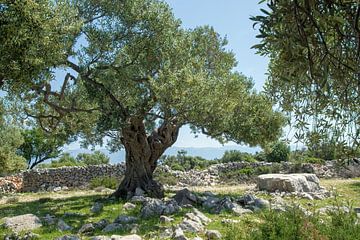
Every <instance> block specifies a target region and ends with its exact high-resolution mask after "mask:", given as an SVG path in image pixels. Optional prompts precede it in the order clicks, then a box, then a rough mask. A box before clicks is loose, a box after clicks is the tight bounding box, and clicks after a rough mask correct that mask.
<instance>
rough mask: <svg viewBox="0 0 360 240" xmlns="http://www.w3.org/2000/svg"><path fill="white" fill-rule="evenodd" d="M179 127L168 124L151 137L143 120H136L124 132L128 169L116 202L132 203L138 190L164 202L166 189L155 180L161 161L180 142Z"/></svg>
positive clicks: (154, 132) (116, 196) (117, 191)
mask: <svg viewBox="0 0 360 240" xmlns="http://www.w3.org/2000/svg"><path fill="white" fill-rule="evenodd" d="M178 132H179V127H178V126H176V125H175V124H173V123H169V122H164V123H163V124H162V125H161V126H160V128H158V129H157V130H155V131H153V132H152V134H150V135H149V136H148V135H147V134H146V131H145V126H144V123H143V121H142V119H136V118H133V119H131V120H130V124H129V126H127V127H125V128H123V129H122V138H121V141H122V143H123V145H124V147H125V152H126V162H125V163H126V169H125V176H124V179H123V181H122V182H121V183H120V185H119V187H118V189H117V190H116V191H115V192H114V193H113V196H114V197H115V198H123V199H129V198H131V197H132V196H134V194H135V190H136V189H137V188H141V189H142V190H143V191H145V194H146V195H147V196H149V197H155V198H163V197H164V189H163V186H162V185H161V184H160V183H158V182H156V181H155V180H154V179H153V173H154V171H155V169H156V166H157V160H158V159H159V158H160V156H161V155H162V154H163V153H164V151H165V150H166V149H167V148H168V147H170V146H171V145H172V144H174V143H175V141H176V140H177V136H178Z"/></svg>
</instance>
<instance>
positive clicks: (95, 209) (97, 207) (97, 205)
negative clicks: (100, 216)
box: [90, 202, 104, 214]
mask: <svg viewBox="0 0 360 240" xmlns="http://www.w3.org/2000/svg"><path fill="white" fill-rule="evenodd" d="M103 208H104V204H102V203H100V202H95V203H94V205H93V206H92V207H91V209H90V211H91V212H93V213H95V214H97V213H100V212H101V211H102V209H103Z"/></svg>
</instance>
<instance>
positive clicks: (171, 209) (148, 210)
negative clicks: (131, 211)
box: [141, 198, 180, 218]
mask: <svg viewBox="0 0 360 240" xmlns="http://www.w3.org/2000/svg"><path fill="white" fill-rule="evenodd" d="M179 210H180V207H179V205H178V204H177V203H176V202H175V201H174V200H170V201H166V202H165V201H162V200H160V199H154V198H147V199H146V201H145V202H144V203H143V207H142V208H141V217H144V218H149V217H153V216H160V215H170V214H174V213H176V212H178V211H179Z"/></svg>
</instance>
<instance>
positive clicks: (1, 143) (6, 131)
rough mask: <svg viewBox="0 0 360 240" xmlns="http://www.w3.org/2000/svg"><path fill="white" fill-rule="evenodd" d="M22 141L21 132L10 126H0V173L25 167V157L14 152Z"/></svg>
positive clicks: (11, 171) (3, 173)
mask: <svg viewBox="0 0 360 240" xmlns="http://www.w3.org/2000/svg"><path fill="white" fill-rule="evenodd" d="M22 143H23V138H22V136H21V132H20V130H19V129H18V128H16V127H12V126H4V125H3V126H0V166H1V168H0V175H5V174H9V173H13V172H17V171H20V170H23V169H25V168H26V163H25V159H24V158H23V157H21V156H19V155H17V154H16V149H17V148H18V147H19V146H20V145H21V144H22Z"/></svg>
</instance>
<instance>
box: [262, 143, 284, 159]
mask: <svg viewBox="0 0 360 240" xmlns="http://www.w3.org/2000/svg"><path fill="white" fill-rule="evenodd" d="M289 156H290V147H289V146H288V145H287V144H286V143H285V142H282V141H280V142H276V143H274V144H272V145H271V146H270V150H269V151H268V153H266V159H267V161H269V162H284V161H288V160H289Z"/></svg>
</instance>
